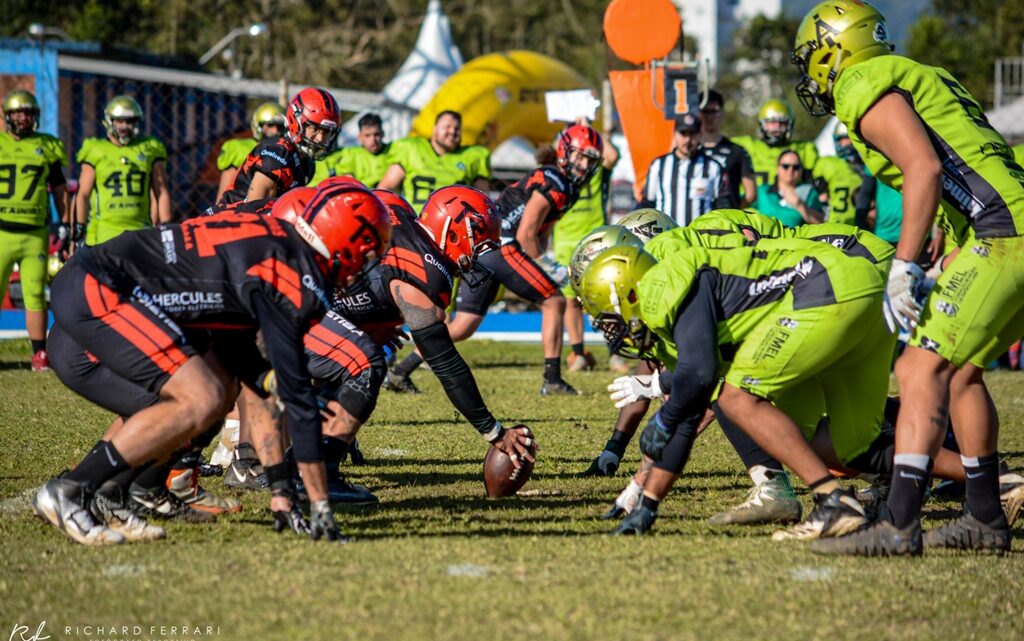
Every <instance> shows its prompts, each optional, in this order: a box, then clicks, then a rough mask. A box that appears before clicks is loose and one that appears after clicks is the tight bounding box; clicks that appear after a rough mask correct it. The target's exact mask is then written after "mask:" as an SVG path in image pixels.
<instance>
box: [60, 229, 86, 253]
mask: <svg viewBox="0 0 1024 641" xmlns="http://www.w3.org/2000/svg"><path fill="white" fill-rule="evenodd" d="M83 236H85V225H82V224H80V223H75V224H74V225H73V226H72V225H71V224H69V223H61V224H60V226H59V227H57V242H58V246H57V252H58V253H59V254H60V255H61V256H62V257H67V255H68V254H69V253H70V251H71V244H72V243H74V244H75V245H77V244H78V243H79V242H80V241H81V240H82V237H83Z"/></svg>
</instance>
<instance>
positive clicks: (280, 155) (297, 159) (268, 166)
mask: <svg viewBox="0 0 1024 641" xmlns="http://www.w3.org/2000/svg"><path fill="white" fill-rule="evenodd" d="M315 170H316V163H315V161H314V160H313V159H311V158H308V157H307V156H305V155H303V154H302V153H301V152H299V150H298V148H297V147H296V146H295V143H293V142H292V141H291V140H289V139H288V138H284V137H281V138H264V139H263V140H261V141H260V142H259V144H258V145H256V147H255V148H254V149H253V150H252V151H251V152H249V155H248V156H247V157H246V159H245V162H243V163H242V166H241V167H239V168H238V172H237V173H236V174H235V181H234V182H233V183H231V188H230V189H228V190H227V191H225V192H224V194H223V195H221V197H220V200H219V201H218V202H217V204H218V205H230V204H231V203H235V202H238V201H242V200H245V197H246V195H247V194H248V193H249V185H251V184H252V179H253V176H255V175H256V173H257V172H259V173H261V174H266V175H267V176H269V177H270V179H271V180H273V181H274V184H276V185H277V196H281V195H282V194H284V192H286V191H288V190H289V189H292V188H294V187H302V186H304V185H306V184H308V183H309V181H310V179H312V178H313V172H314V171H315Z"/></svg>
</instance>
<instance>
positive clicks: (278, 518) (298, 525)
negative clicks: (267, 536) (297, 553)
mask: <svg viewBox="0 0 1024 641" xmlns="http://www.w3.org/2000/svg"><path fill="white" fill-rule="evenodd" d="M273 495H274V496H275V497H284V498H287V499H288V500H289V501H290V502H291V507H290V508H288V509H287V510H273V514H274V531H275V532H284V531H285V529H286V528H287V529H289V530H291V531H292V532H294V533H295V534H299V535H303V534H310V531H309V521H307V520H306V517H304V516H303V515H302V510H300V509H299V507H298V503H299V502H298V500H297V499H296V496H295V494H294V493H291V492H285V491H282V490H273Z"/></svg>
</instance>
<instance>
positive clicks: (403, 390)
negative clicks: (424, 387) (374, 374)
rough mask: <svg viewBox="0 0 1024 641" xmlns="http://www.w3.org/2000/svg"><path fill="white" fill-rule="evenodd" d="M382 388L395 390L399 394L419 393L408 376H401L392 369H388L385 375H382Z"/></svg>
mask: <svg viewBox="0 0 1024 641" xmlns="http://www.w3.org/2000/svg"><path fill="white" fill-rule="evenodd" d="M384 389H386V390H388V391H390V392H397V393H399V394H419V393H420V390H419V388H418V387H416V385H415V383H413V382H412V379H411V378H409V377H408V376H403V375H402V374H399V373H397V372H395V370H393V369H389V370H388V374H387V376H385V377H384Z"/></svg>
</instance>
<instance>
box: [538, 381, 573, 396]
mask: <svg viewBox="0 0 1024 641" xmlns="http://www.w3.org/2000/svg"><path fill="white" fill-rule="evenodd" d="M540 395H541V396H580V393H579V392H578V391H577V390H576V388H575V387H573V386H572V385H569V384H568V383H566V382H565V381H563V380H558V381H556V382H554V383H548V382H547V381H545V382H544V384H543V385H541V386H540Z"/></svg>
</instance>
